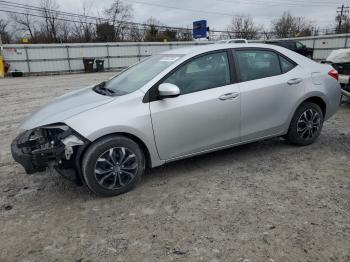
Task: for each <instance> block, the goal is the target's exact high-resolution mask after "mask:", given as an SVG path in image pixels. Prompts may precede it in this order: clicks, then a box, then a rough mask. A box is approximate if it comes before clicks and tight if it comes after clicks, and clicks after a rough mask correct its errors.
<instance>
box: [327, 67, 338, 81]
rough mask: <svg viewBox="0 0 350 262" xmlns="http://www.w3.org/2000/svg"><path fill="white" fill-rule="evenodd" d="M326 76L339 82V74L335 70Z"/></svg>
mask: <svg viewBox="0 0 350 262" xmlns="http://www.w3.org/2000/svg"><path fill="white" fill-rule="evenodd" d="M328 75H330V76H331V77H333V78H334V79H335V80H337V81H338V80H339V74H338V71H337V70H335V69H332V70H331V71H329V72H328Z"/></svg>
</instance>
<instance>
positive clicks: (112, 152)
mask: <svg viewBox="0 0 350 262" xmlns="http://www.w3.org/2000/svg"><path fill="white" fill-rule="evenodd" d="M82 171H83V176H84V178H85V181H86V184H87V186H88V187H89V189H90V190H91V191H92V192H94V193H95V194H97V195H100V196H116V195H119V194H122V193H125V192H127V191H129V190H130V189H132V188H133V187H134V186H135V185H136V184H137V182H138V181H139V180H140V178H141V176H142V175H143V173H144V171H145V157H144V154H143V152H142V150H141V148H140V147H139V145H138V144H137V143H136V142H134V141H133V140H131V139H129V138H127V137H124V136H109V137H105V138H102V139H100V140H98V141H96V142H94V143H93V144H92V145H91V146H90V147H89V148H88V150H87V152H86V153H85V155H84V158H83V161H82Z"/></svg>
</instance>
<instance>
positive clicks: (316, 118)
mask: <svg viewBox="0 0 350 262" xmlns="http://www.w3.org/2000/svg"><path fill="white" fill-rule="evenodd" d="M320 127H321V118H320V115H319V113H318V112H317V111H316V110H314V109H312V108H310V109H307V110H306V111H305V112H304V113H302V114H301V116H300V117H299V119H298V122H297V133H298V135H299V137H300V138H302V139H312V138H314V137H315V135H316V134H317V133H318V131H319V129H320Z"/></svg>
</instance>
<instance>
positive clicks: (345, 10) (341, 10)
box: [337, 5, 349, 31]
mask: <svg viewBox="0 0 350 262" xmlns="http://www.w3.org/2000/svg"><path fill="white" fill-rule="evenodd" d="M337 13H338V14H339V24H338V30H339V31H341V25H342V22H343V18H344V17H345V15H346V14H348V13H349V7H348V6H344V5H342V6H339V7H337ZM345 21H346V20H345Z"/></svg>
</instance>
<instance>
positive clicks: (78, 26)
mask: <svg viewBox="0 0 350 262" xmlns="http://www.w3.org/2000/svg"><path fill="white" fill-rule="evenodd" d="M91 8H92V2H91V1H84V2H83V6H82V13H81V14H82V17H79V22H76V23H74V32H73V35H74V38H75V41H77V42H86V43H88V42H92V41H94V40H95V39H96V26H95V25H96V20H95V21H93V20H91V19H89V18H88V17H87V16H89V15H90V10H91Z"/></svg>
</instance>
